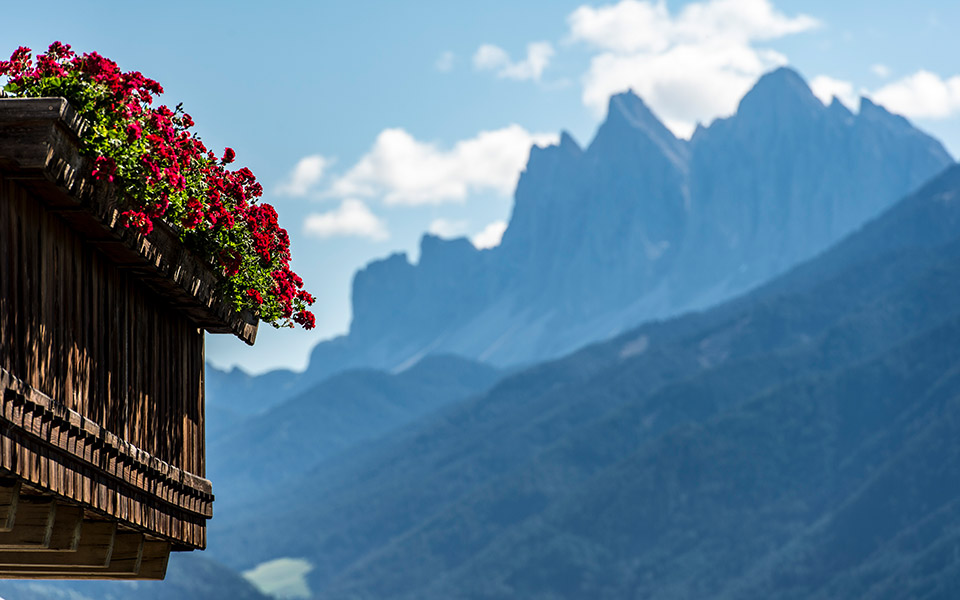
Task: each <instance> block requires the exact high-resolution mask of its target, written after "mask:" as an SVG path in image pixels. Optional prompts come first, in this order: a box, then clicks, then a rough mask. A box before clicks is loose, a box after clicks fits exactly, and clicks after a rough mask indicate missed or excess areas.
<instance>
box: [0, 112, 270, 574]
mask: <svg viewBox="0 0 960 600" xmlns="http://www.w3.org/2000/svg"><path fill="white" fill-rule="evenodd" d="M84 127H85V125H84V123H83V122H82V120H81V119H79V118H78V117H77V116H76V114H75V113H74V112H73V110H72V109H71V108H70V106H69V105H68V104H67V103H66V101H65V100H62V99H59V98H55V99H48V98H42V99H0V577H18V578H20V577H23V578H64V579H85V578H93V579H109V578H116V579H162V578H163V576H164V572H165V570H166V564H167V558H168V556H169V553H170V551H178V550H193V549H202V548H204V547H205V545H206V528H205V524H206V520H207V519H209V518H210V517H211V516H212V514H213V513H212V502H213V494H212V490H211V484H210V482H209V481H207V480H206V479H205V478H204V383H203V369H204V347H203V331H204V330H206V331H208V332H213V333H232V334H234V335H236V336H238V337H240V338H241V339H243V340H244V341H246V342H247V343H249V344H252V343H253V341H254V339H255V337H256V332H257V321H256V319H255V318H252V317H251V316H250V315H246V314H238V313H236V312H234V311H233V310H232V309H231V308H229V307H228V306H226V305H224V304H222V303H221V302H220V301H219V300H218V299H216V297H215V294H214V292H215V287H216V284H217V274H216V272H215V271H214V270H213V269H212V268H211V266H210V265H209V264H208V263H205V262H204V261H203V260H201V259H199V258H198V257H196V256H195V255H193V254H192V253H191V252H189V251H188V250H187V249H185V248H184V247H183V246H182V245H181V244H180V242H179V240H178V239H177V237H176V235H175V234H174V232H172V231H171V230H170V229H169V228H168V227H166V226H165V225H163V224H157V226H156V227H155V229H154V231H153V232H152V233H151V234H150V235H149V236H146V237H145V236H141V235H139V234H136V233H134V232H133V231H132V230H130V229H127V228H126V227H124V226H123V225H122V224H120V223H119V222H118V217H119V211H118V203H117V195H116V190H115V189H114V187H113V186H112V185H110V184H106V183H103V182H96V181H94V180H93V179H92V178H91V177H90V176H89V174H90V172H91V166H90V162H89V161H88V160H87V159H84V158H81V156H80V154H79V152H78V142H79V140H80V139H81V136H82V135H83V130H84Z"/></svg>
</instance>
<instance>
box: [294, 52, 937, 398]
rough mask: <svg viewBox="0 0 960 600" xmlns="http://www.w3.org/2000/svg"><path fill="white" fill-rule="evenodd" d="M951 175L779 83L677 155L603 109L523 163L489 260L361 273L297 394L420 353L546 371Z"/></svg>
mask: <svg viewBox="0 0 960 600" xmlns="http://www.w3.org/2000/svg"><path fill="white" fill-rule="evenodd" d="M952 162H953V161H952V159H951V158H950V156H949V155H948V154H947V152H946V151H945V150H944V148H943V147H942V146H941V145H940V143H939V142H937V141H936V140H934V139H933V138H931V137H929V136H927V135H926V134H924V133H922V132H920V131H919V130H917V129H915V128H914V127H913V126H912V125H911V124H910V123H909V122H907V121H906V120H905V119H904V118H902V117H900V116H897V115H893V114H891V113H889V112H887V111H886V110H885V109H883V108H882V107H880V106H877V105H875V104H873V103H872V102H871V101H870V100H868V99H866V98H864V99H862V100H861V107H860V110H859V112H858V113H857V114H854V113H853V112H851V111H850V110H848V109H847V108H846V107H844V106H843V105H842V104H841V103H839V102H838V101H836V100H835V101H834V102H833V103H832V104H830V105H829V106H824V105H823V104H822V103H821V102H820V101H819V100H818V99H817V98H816V97H815V96H814V95H813V93H812V92H811V91H810V89H809V87H808V86H807V84H806V83H805V82H804V80H803V79H802V78H801V77H800V76H799V75H798V74H797V73H796V72H794V71H792V70H790V69H787V68H781V69H778V70H776V71H773V72H771V73H768V74H767V75H765V76H763V77H762V78H761V79H760V80H759V81H758V82H757V84H756V85H755V86H754V88H753V89H752V90H751V91H750V92H749V93H747V94H746V96H744V98H743V99H742V101H741V102H740V105H739V107H738V109H737V112H736V113H735V114H734V115H732V116H730V117H728V118H724V119H718V120H717V121H715V122H713V123H712V124H711V125H709V126H708V127H702V126H701V127H698V128H697V130H696V132H695V133H694V135H693V136H692V138H691V139H690V140H689V141H687V140H681V139H678V138H676V137H675V136H674V135H673V134H672V133H671V132H670V131H669V130H668V129H667V128H666V127H665V126H664V125H663V124H662V123H661V122H660V121H659V120H658V119H657V117H656V116H655V115H654V114H653V112H652V111H651V110H650V109H649V107H647V105H646V104H645V103H644V102H643V101H642V100H641V99H640V98H639V97H637V96H636V95H634V94H633V93H632V92H625V93H622V94H618V95H616V96H613V97H612V98H611V99H610V104H609V108H608V112H607V117H606V120H605V121H604V122H603V124H602V125H601V126H600V127H599V129H598V131H597V133H596V136H595V138H594V139H593V141H592V142H591V143H590V144H589V146H587V147H586V148H581V147H580V146H579V145H578V144H577V143H576V142H575V141H574V140H573V138H572V137H571V136H570V135H568V134H566V133H564V134H563V135H562V136H561V139H560V142H559V143H558V144H557V145H555V146H549V147H546V148H540V147H534V148H533V149H532V150H531V152H530V158H529V162H528V163H527V166H526V169H525V171H524V172H523V173H522V175H521V177H520V180H519V183H518V185H517V189H516V194H515V204H514V209H513V214H512V216H511V218H510V223H509V227H508V228H507V230H506V232H505V233H504V236H503V240H502V243H501V244H500V245H499V246H497V247H495V248H492V249H488V250H477V249H475V248H474V247H473V246H472V245H471V244H470V243H469V242H468V241H467V240H466V239H463V238H460V239H452V240H447V239H441V238H438V237H436V236H432V235H429V234H428V235H425V236H424V237H423V239H422V242H421V248H420V259H419V261H418V262H417V263H416V264H411V262H410V261H409V260H408V258H407V256H406V255H405V254H394V255H391V256H389V257H388V258H385V259H383V260H379V261H375V262H373V263H371V264H369V265H367V267H366V268H364V269H362V270H360V271H359V272H358V273H357V274H356V276H355V278H354V281H353V289H352V302H353V321H352V323H351V326H350V332H349V334H348V335H346V336H342V337H340V338H337V339H334V340H330V341H328V342H325V343H321V344H319V345H318V346H317V347H316V348H315V349H314V351H313V353H312V356H311V361H310V367H309V369H308V371H307V373H306V374H305V375H303V376H302V379H306V380H309V381H317V380H319V379H320V378H322V377H325V376H326V375H328V374H330V373H335V372H337V371H340V370H342V369H344V368H347V367H351V366H372V367H377V368H385V369H388V370H398V369H402V368H404V367H406V366H408V365H410V364H413V363H414V362H415V361H416V360H418V359H419V358H421V357H423V356H425V355H427V354H429V353H435V352H440V353H454V354H459V355H462V356H467V357H471V358H474V359H477V360H481V361H485V362H489V363H491V364H494V365H499V366H505V365H521V364H529V363H533V362H538V361H541V360H544V359H550V358H555V357H558V356H561V355H563V354H565V353H568V352H571V351H573V350H575V349H576V348H578V347H581V346H583V345H584V344H586V343H589V342H593V341H596V340H599V339H604V338H607V337H610V336H612V335H615V334H617V333H619V332H622V331H625V330H627V329H628V328H629V327H632V326H635V325H638V324H640V323H642V322H644V321H647V320H649V319H652V318H663V317H667V316H671V315H675V314H679V313H682V312H683V311H686V310H691V309H700V308H704V307H707V306H710V305H712V304H715V303H717V302H719V301H721V300H724V299H727V298H730V297H733V296H734V295H736V294H738V293H741V292H743V291H745V290H747V289H750V288H752V287H755V286H756V285H758V284H760V283H762V282H764V281H767V280H769V279H770V278H771V277H773V276H775V275H777V274H780V273H783V272H784V271H786V270H787V269H789V268H790V267H791V266H793V265H795V264H797V263H799V262H801V261H803V260H805V259H807V258H810V257H811V256H813V255H814V254H816V253H817V252H819V251H821V250H823V249H825V248H826V247H828V246H829V245H830V244H832V243H834V242H836V241H837V240H839V239H841V238H842V237H843V236H844V235H846V234H847V233H850V232H852V231H854V230H856V229H857V228H858V227H859V226H860V225H862V224H863V223H864V222H866V221H867V220H869V219H870V218H873V217H874V216H876V215H878V214H880V213H881V212H882V211H883V210H884V209H886V208H888V207H889V206H890V205H891V204H893V202H894V201H895V200H897V199H898V198H900V197H902V196H903V195H905V194H907V193H909V192H910V191H912V190H914V189H915V188H916V187H917V186H919V185H920V184H921V183H923V182H924V181H926V180H927V179H929V178H930V177H932V176H933V175H935V174H936V173H938V172H940V171H941V170H942V169H943V168H944V167H946V166H947V165H949V164H951V163H952Z"/></svg>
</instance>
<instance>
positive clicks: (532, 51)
mask: <svg viewBox="0 0 960 600" xmlns="http://www.w3.org/2000/svg"><path fill="white" fill-rule="evenodd" d="M553 54H554V52H553V46H552V45H551V44H550V42H533V43H532V44H527V57H526V58H525V59H523V60H520V61H517V62H513V61H512V60H510V55H509V54H507V51H506V50H504V49H503V48H500V47H499V46H494V45H493V44H483V45H482V46H480V47H479V48H477V51H476V53H475V54H474V55H473V66H474V68H476V69H478V70H481V71H496V72H497V77H504V78H507V79H516V80H519V81H525V80H528V79H529V80H533V81H540V76H541V75H542V74H543V70H544V69H546V68H547V65H548V64H550V59H551V58H553Z"/></svg>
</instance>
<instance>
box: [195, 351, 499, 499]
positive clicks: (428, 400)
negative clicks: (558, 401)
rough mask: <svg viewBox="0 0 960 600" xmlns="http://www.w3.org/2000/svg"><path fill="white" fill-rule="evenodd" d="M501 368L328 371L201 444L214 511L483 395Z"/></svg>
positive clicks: (441, 361)
mask: <svg viewBox="0 0 960 600" xmlns="http://www.w3.org/2000/svg"><path fill="white" fill-rule="evenodd" d="M500 376H501V373H500V372H499V371H498V370H496V369H494V368H492V367H489V366H486V365H482V364H479V363H476V362H473V361H470V360H467V359H463V358H459V357H455V356H430V357H428V358H426V359H424V360H422V361H420V362H419V363H417V364H416V365H415V366H413V367H412V368H410V369H408V370H406V371H404V372H403V373H399V374H390V373H386V372H384V371H377V370H374V369H354V370H348V371H345V372H343V373H339V374H337V375H334V376H333V377H331V378H329V379H327V380H325V381H323V382H321V383H319V384H317V385H316V386H314V387H312V388H310V389H309V390H307V391H305V392H303V393H301V394H299V395H297V396H295V397H293V398H291V399H290V400H287V401H285V402H282V403H280V404H279V405H277V406H274V407H273V408H270V409H269V410H266V411H265V412H263V413H261V414H257V415H254V416H253V417H251V418H248V419H246V420H244V421H242V422H240V423H235V424H234V425H233V426H232V427H231V428H230V430H229V431H228V432H224V433H222V434H221V435H220V436H219V437H217V438H216V439H214V440H211V442H210V443H209V445H208V450H207V456H208V458H207V474H208V477H209V478H210V479H211V480H212V481H213V482H214V486H215V487H214V489H215V491H216V494H217V507H218V508H217V510H218V512H221V511H230V510H232V509H233V508H234V507H235V506H238V505H245V504H254V505H255V506H256V507H257V508H259V507H260V505H259V504H257V503H256V500H257V498H258V496H259V492H260V490H265V489H270V488H272V487H274V486H282V485H283V482H284V481H285V480H288V479H298V478H299V477H301V476H302V475H303V473H304V472H305V471H307V470H308V469H309V468H310V467H311V466H312V465H314V464H316V463H318V462H321V461H322V460H324V459H328V458H330V457H332V456H335V455H336V454H337V453H340V452H343V451H345V450H348V449H350V448H351V447H354V446H356V445H359V444H362V443H364V442H367V441H370V440H373V439H375V438H377V437H379V436H382V435H384V434H385V433H387V432H390V431H392V430H394V429H398V428H400V427H402V426H404V425H406V424H407V423H410V422H412V421H415V420H416V419H418V418H419V417H422V416H423V415H425V414H428V413H430V412H433V411H435V410H437V409H439V408H441V407H443V406H445V405H447V404H450V403H453V402H455V401H458V400H463V399H465V398H468V397H470V396H473V395H478V394H481V393H483V392H485V391H486V390H487V389H488V388H489V387H490V386H492V385H493V384H494V383H495V382H496V380H497V379H499V378H500Z"/></svg>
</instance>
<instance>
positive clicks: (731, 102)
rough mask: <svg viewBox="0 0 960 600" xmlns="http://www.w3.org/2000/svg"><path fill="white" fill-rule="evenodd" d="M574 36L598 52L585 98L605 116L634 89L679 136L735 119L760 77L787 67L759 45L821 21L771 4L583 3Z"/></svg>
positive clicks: (713, 0)
mask: <svg viewBox="0 0 960 600" xmlns="http://www.w3.org/2000/svg"><path fill="white" fill-rule="evenodd" d="M567 21H568V24H569V27H570V39H571V40H573V41H579V42H584V43H586V44H589V45H590V46H592V47H594V48H596V49H598V50H599V53H598V54H597V55H595V56H594V57H593V58H592V59H591V62H590V68H589V70H588V72H587V73H586V74H585V75H584V77H583V95H582V99H583V102H584V104H585V105H587V106H588V107H590V108H591V109H593V110H594V112H595V113H596V114H597V115H598V116H599V115H602V114H603V112H604V110H605V109H606V106H607V101H608V99H609V97H610V96H611V95H612V94H615V93H618V92H621V91H624V90H626V89H628V88H631V89H633V90H634V91H635V92H637V93H638V94H639V95H640V96H641V97H643V99H644V100H645V101H646V102H647V103H648V104H649V105H650V106H651V108H652V109H653V110H654V111H655V112H656V113H657V114H658V116H659V117H661V118H662V119H663V120H664V122H665V123H666V124H667V126H668V127H670V128H671V129H672V130H673V131H674V132H675V133H678V134H680V135H684V134H689V132H691V131H692V130H693V127H694V124H695V123H696V122H698V121H701V122H708V121H710V120H712V119H714V118H716V117H719V116H724V115H729V114H732V113H733V112H734V111H735V110H736V107H737V104H738V103H739V101H740V98H742V97H743V95H744V94H745V93H746V92H747V91H748V90H749V89H750V87H751V86H752V85H753V84H754V83H755V82H756V80H757V78H758V77H759V76H760V75H762V74H763V73H765V72H766V71H769V70H771V69H773V68H775V67H777V66H781V65H783V64H786V62H787V59H786V57H785V56H783V55H782V54H780V53H778V52H775V51H773V50H770V49H764V48H758V47H756V45H755V43H756V42H760V41H765V40H772V39H777V38H780V37H783V36H786V35H790V34H794V33H799V32H802V31H807V30H809V29H812V28H814V27H816V26H817V25H818V21H817V20H816V19H814V18H812V17H809V16H807V15H798V16H794V17H789V16H786V15H784V14H782V13H780V12H778V11H776V10H775V9H774V8H773V6H772V5H771V4H770V2H769V0H707V1H706V2H699V3H693V4H688V5H687V6H685V7H684V8H683V9H681V10H680V11H679V12H678V13H677V14H675V15H672V14H671V13H670V12H669V10H668V9H667V6H666V3H665V2H663V1H659V2H656V3H654V2H649V1H641V0H622V1H621V2H619V3H618V4H613V5H606V6H601V7H592V6H581V7H580V8H577V9H576V10H575V11H573V13H571V14H570V16H569V17H568V19H567Z"/></svg>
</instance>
